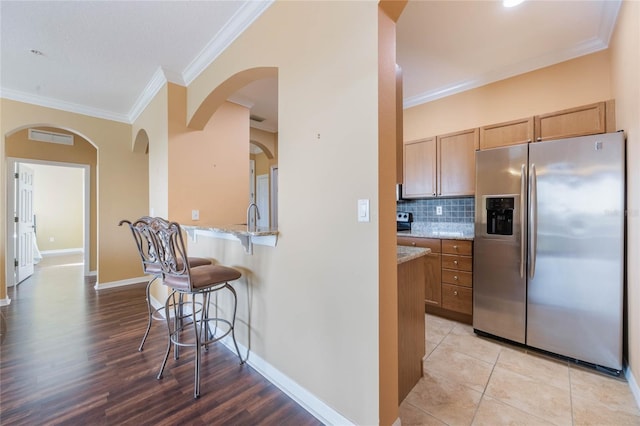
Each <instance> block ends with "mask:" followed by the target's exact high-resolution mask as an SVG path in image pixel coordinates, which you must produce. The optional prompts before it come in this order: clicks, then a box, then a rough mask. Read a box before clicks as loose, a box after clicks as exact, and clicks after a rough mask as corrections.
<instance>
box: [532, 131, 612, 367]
mask: <svg viewBox="0 0 640 426" xmlns="http://www.w3.org/2000/svg"><path fill="white" fill-rule="evenodd" d="M624 155H625V154H624V137H623V135H622V133H611V134H604V135H597V136H587V137H581V138H572V139H564V140H558V141H549V142H542V143H534V144H531V146H530V149H529V163H530V182H531V185H532V186H531V188H530V193H531V200H530V203H531V205H530V213H531V214H532V216H531V217H530V225H529V231H530V242H529V244H530V245H529V248H530V256H529V262H530V264H529V268H528V271H527V272H528V275H529V283H528V305H527V311H528V317H527V321H528V323H527V344H528V345H529V346H533V347H536V348H539V349H544V350H547V351H550V352H553V353H557V354H560V355H564V356H568V357H571V358H575V359H579V360H582V361H587V362H590V363H593V364H597V365H601V366H604V367H608V368H612V369H615V370H620V369H621V368H622V304H623V271H624V269H623V268H624V206H625V204H624V188H625V185H624V183H625V170H624ZM534 170H535V172H534Z"/></svg>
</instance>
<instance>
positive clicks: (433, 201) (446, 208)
mask: <svg viewBox="0 0 640 426" xmlns="http://www.w3.org/2000/svg"><path fill="white" fill-rule="evenodd" d="M438 206H442V214H441V215H437V214H436V211H437V207H438ZM396 211H402V212H410V213H413V221H414V222H459V223H473V221H474V217H475V198H473V197H464V198H430V199H425V200H400V201H398V204H397V207H396Z"/></svg>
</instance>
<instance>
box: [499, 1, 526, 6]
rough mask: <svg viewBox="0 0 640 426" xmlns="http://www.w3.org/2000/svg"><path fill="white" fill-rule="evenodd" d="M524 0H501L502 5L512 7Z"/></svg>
mask: <svg viewBox="0 0 640 426" xmlns="http://www.w3.org/2000/svg"><path fill="white" fill-rule="evenodd" d="M523 1H524V0H503V1H502V5H503V6H504V7H514V6H517V5H519V4H520V3H522V2H523Z"/></svg>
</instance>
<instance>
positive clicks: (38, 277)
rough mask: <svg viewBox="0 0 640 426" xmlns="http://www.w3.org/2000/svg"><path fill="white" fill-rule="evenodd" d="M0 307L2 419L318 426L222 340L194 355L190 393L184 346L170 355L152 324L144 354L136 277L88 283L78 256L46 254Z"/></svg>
mask: <svg viewBox="0 0 640 426" xmlns="http://www.w3.org/2000/svg"><path fill="white" fill-rule="evenodd" d="M9 297H10V298H11V304H10V305H9V306H3V307H1V308H0V314H1V316H0V320H1V323H0V326H1V327H0V332H1V333H2V334H1V336H0V424H2V425H42V424H47V425H50V424H68V425H178V424H179V425H226V424H228V425H296V426H297V425H319V424H321V423H320V422H319V421H318V420H317V419H316V418H314V417H313V416H311V415H310V414H309V413H308V412H307V411H305V410H304V409H303V408H301V407H300V406H299V405H298V404H296V403H295V402H294V401H293V400H292V399H291V398H289V397H288V396H287V395H285V394H284V393H282V392H281V391H280V390H279V389H278V388H276V387H275V386H274V385H272V384H271V383H269V382H268V381H267V380H266V379H264V378H263V377H262V376H261V375H260V374H258V373H257V372H256V371H254V370H253V369H252V368H251V367H249V366H248V365H246V364H245V365H240V363H239V360H238V357H237V355H235V354H234V353H232V352H231V351H229V350H228V349H227V348H226V347H225V346H223V345H221V344H214V345H212V346H211V347H210V348H209V351H208V352H203V358H202V366H201V368H202V371H201V377H202V379H201V380H202V381H201V394H202V395H201V397H200V398H199V399H194V398H193V374H194V373H193V367H194V366H193V361H194V353H193V350H189V349H188V348H187V349H183V350H182V351H181V354H180V359H179V360H178V361H175V360H174V359H173V357H170V358H169V361H168V363H167V368H166V369H165V373H164V377H163V379H162V380H157V379H156V374H157V372H158V368H159V366H160V362H161V361H162V356H163V355H164V350H165V348H166V334H165V333H166V328H165V325H164V324H163V323H162V322H159V321H154V324H153V326H152V329H151V333H150V335H149V338H148V339H147V342H146V344H145V348H144V351H143V352H138V350H137V349H138V345H139V343H140V339H141V338H142V334H143V332H144V328H145V326H146V303H145V300H144V299H145V296H144V283H141V284H139V285H134V286H128V287H122V288H118V289H112V290H101V291H99V292H96V291H95V290H94V289H93V282H91V281H90V280H86V279H85V278H84V277H83V276H82V264H81V258H80V256H78V255H75V256H64V257H63V256H60V257H48V258H45V259H44V260H43V261H42V262H41V263H40V264H39V265H37V266H36V272H35V274H34V275H33V276H32V277H30V278H28V279H27V280H25V281H24V282H22V283H21V284H19V285H18V286H17V287H14V288H10V289H9Z"/></svg>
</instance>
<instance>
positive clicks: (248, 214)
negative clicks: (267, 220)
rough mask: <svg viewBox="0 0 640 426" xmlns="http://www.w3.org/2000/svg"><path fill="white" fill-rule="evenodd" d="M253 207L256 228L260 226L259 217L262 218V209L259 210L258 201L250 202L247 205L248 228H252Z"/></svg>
mask: <svg viewBox="0 0 640 426" xmlns="http://www.w3.org/2000/svg"><path fill="white" fill-rule="evenodd" d="M251 207H255V209H254V211H255V212H254V213H255V214H254V216H253V227H254V229H255V228H257V227H258V219H260V211H259V210H258V205H257V204H256V203H251V204H249V207H247V230H248V229H250V228H251V220H250V219H251Z"/></svg>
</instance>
